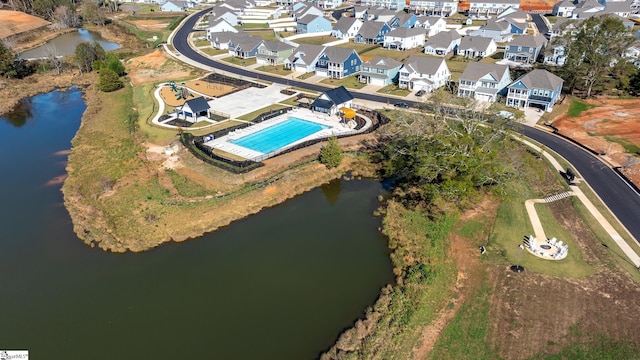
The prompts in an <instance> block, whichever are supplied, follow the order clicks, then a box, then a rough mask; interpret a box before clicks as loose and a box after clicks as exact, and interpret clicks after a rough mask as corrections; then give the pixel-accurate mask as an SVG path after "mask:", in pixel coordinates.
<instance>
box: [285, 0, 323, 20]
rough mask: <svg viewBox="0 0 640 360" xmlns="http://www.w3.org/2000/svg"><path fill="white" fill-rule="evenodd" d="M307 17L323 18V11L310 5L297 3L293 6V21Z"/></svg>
mask: <svg viewBox="0 0 640 360" xmlns="http://www.w3.org/2000/svg"><path fill="white" fill-rule="evenodd" d="M307 15H316V16H324V11H322V9H320V8H318V7H316V6H315V5H313V4H311V3H304V2H299V3H295V4H294V5H293V12H292V13H291V16H293V17H294V18H295V19H300V18H303V17H305V16H307Z"/></svg>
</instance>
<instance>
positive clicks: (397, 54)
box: [359, 47, 422, 62]
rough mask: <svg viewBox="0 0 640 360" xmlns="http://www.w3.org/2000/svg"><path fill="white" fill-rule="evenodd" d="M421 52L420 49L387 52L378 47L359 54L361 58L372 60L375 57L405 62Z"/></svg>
mask: <svg viewBox="0 0 640 360" xmlns="http://www.w3.org/2000/svg"><path fill="white" fill-rule="evenodd" d="M421 51H422V49H421V48H417V49H411V50H407V51H399V50H387V49H383V48H381V47H379V48H375V49H371V50H368V51H365V52H363V53H359V54H360V56H362V57H369V58H374V57H376V56H383V57H389V58H392V59H394V60H398V61H400V62H402V61H404V60H406V59H407V58H408V57H409V56H411V55H415V54H417V53H420V52H421Z"/></svg>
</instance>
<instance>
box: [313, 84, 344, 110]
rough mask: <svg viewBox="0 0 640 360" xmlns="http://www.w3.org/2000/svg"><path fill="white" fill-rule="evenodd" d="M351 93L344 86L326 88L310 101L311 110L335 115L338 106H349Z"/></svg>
mask: <svg viewBox="0 0 640 360" xmlns="http://www.w3.org/2000/svg"><path fill="white" fill-rule="evenodd" d="M352 104H353V95H351V93H350V92H349V91H348V90H347V89H346V88H345V87H344V86H340V87H337V88H335V89H331V90H327V91H325V92H324V93H322V94H321V95H320V96H318V98H317V99H315V100H314V101H313V103H311V110H314V111H320V112H323V113H327V114H330V115H335V114H336V113H337V112H338V111H339V110H340V108H351V106H352Z"/></svg>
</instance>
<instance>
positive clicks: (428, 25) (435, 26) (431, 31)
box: [415, 16, 447, 37]
mask: <svg viewBox="0 0 640 360" xmlns="http://www.w3.org/2000/svg"><path fill="white" fill-rule="evenodd" d="M415 26H416V27H421V28H423V29H425V30H426V31H427V36H428V37H431V36H434V35H436V34H437V33H439V32H441V31H446V30H447V22H446V21H445V20H444V18H441V17H439V16H420V17H419V18H418V20H417V21H416V25H415Z"/></svg>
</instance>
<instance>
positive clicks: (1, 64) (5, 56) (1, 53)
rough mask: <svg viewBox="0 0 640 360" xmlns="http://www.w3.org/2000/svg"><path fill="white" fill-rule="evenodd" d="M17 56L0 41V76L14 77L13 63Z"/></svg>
mask: <svg viewBox="0 0 640 360" xmlns="http://www.w3.org/2000/svg"><path fill="white" fill-rule="evenodd" d="M17 58H18V55H17V54H16V53H15V52H14V51H13V49H11V48H10V47H8V46H6V45H5V44H4V43H3V42H2V41H0V76H4V77H15V76H16V70H15V62H16V59H17Z"/></svg>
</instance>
